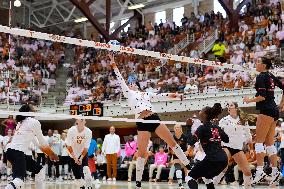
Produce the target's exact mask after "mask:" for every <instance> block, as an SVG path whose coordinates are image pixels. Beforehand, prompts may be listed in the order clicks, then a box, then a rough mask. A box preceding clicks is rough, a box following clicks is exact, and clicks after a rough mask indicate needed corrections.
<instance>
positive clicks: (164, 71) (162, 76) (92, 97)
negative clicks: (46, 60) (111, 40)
mask: <svg viewBox="0 0 284 189" xmlns="http://www.w3.org/2000/svg"><path fill="white" fill-rule="evenodd" d="M280 10H281V4H280V3H279V2H278V1H275V2H274V1H273V2H271V3H270V4H268V3H267V4H266V3H261V2H258V3H257V4H254V5H253V4H248V5H247V6H246V8H245V9H244V11H243V12H242V14H241V17H240V21H239V31H237V32H233V33H230V32H229V22H228V18H223V16H222V14H221V13H219V12H218V13H214V12H213V11H212V12H210V13H204V14H201V13H199V14H198V15H195V14H194V13H191V16H190V17H189V18H188V17H184V18H183V19H182V20H181V22H182V26H181V27H179V26H177V25H176V24H175V23H174V22H173V23H172V22H169V21H166V22H164V23H163V22H162V20H161V23H155V24H154V25H152V23H151V22H149V23H147V24H146V25H145V26H142V27H140V28H136V29H135V30H133V29H131V28H129V30H128V31H127V32H122V34H121V40H120V42H121V45H124V46H130V47H133V48H140V49H146V50H154V51H159V52H167V50H168V49H169V48H171V47H173V46H174V44H176V43H178V42H179V41H180V40H182V39H183V38H184V37H186V35H187V34H189V35H191V34H194V36H195V39H196V41H195V43H194V44H195V45H194V47H193V48H190V50H188V49H186V50H185V51H184V52H182V55H185V56H190V57H192V58H209V56H208V54H207V55H205V54H204V53H201V52H200V51H199V50H198V49H196V48H195V47H196V46H197V45H196V44H198V43H199V42H200V41H203V40H204V39H206V38H207V37H208V36H209V34H210V33H211V32H214V31H215V30H216V29H217V30H218V33H219V40H217V41H216V44H215V45H214V46H213V48H212V51H211V52H212V55H213V56H214V57H215V58H212V57H211V59H213V60H219V61H221V62H226V63H229V64H236V65H242V66H244V67H245V68H249V69H250V68H255V63H256V61H257V59H258V58H259V57H262V56H264V55H267V56H271V57H279V52H278V51H277V49H278V48H279V47H280V45H281V42H282V40H283V39H284V30H283V29H282V28H283V24H282V23H283V19H284V14H282V11H280ZM75 54H76V57H77V60H76V61H77V62H76V64H74V65H73V66H72V67H70V72H69V75H68V76H69V79H68V83H69V86H70V89H69V91H68V94H67V98H66V102H65V104H66V105H68V104H72V103H74V102H75V103H77V102H85V101H105V100H112V101H116V100H118V99H120V98H121V95H120V87H119V86H118V82H117V80H116V77H115V75H114V74H113V73H112V70H111V68H110V66H109V60H108V56H107V52H106V51H96V50H94V49H87V48H82V47H77V48H76V52H75ZM209 54H210V52H209ZM116 61H117V64H118V67H119V68H120V70H121V72H122V75H123V76H124V78H125V80H126V81H127V80H129V79H131V78H135V79H137V81H139V83H140V85H141V88H142V90H144V91H151V92H180V93H185V94H196V93H217V92H219V91H224V90H238V89H243V88H250V87H252V86H253V85H254V80H255V77H256V74H255V73H254V72H251V71H246V70H244V71H241V72H240V71H233V70H228V69H217V68H213V67H210V66H207V67H205V66H198V65H193V64H187V63H182V62H174V61H171V60H157V59H154V58H149V57H143V56H138V55H131V54H125V53H122V54H117V55H116Z"/></svg>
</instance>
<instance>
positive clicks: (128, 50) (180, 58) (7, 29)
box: [0, 25, 253, 71]
mask: <svg viewBox="0 0 284 189" xmlns="http://www.w3.org/2000/svg"><path fill="white" fill-rule="evenodd" d="M0 32H3V33H8V34H12V35H18V36H23V37H30V38H36V39H41V40H47V41H56V42H61V43H66V44H72V45H78V46H82V47H92V48H95V49H105V50H109V51H116V52H123V53H128V54H135V55H141V56H149V57H153V58H158V59H167V60H174V61H177V62H185V63H190V64H198V65H203V66H213V67H218V68H228V69H232V70H239V71H243V70H244V67H242V66H240V65H233V64H225V63H221V62H216V61H209V60H203V59H199V58H190V57H185V56H178V55H173V54H167V53H160V52H155V51H147V50H142V49H135V48H131V47H123V46H118V45H110V44H106V43H100V42H95V41H88V40H83V39H76V38H71V37H66V36H60V35H55V34H47V33H41V32H36V31H31V30H25V29H19V28H10V27H7V26H2V25H0ZM250 71H253V70H252V69H250Z"/></svg>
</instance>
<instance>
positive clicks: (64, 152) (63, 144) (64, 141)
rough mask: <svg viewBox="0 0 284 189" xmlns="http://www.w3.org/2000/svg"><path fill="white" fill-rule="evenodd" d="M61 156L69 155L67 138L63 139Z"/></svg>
mask: <svg viewBox="0 0 284 189" xmlns="http://www.w3.org/2000/svg"><path fill="white" fill-rule="evenodd" d="M61 156H69V154H68V151H67V146H66V140H62V139H61Z"/></svg>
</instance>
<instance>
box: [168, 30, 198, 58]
mask: <svg viewBox="0 0 284 189" xmlns="http://www.w3.org/2000/svg"><path fill="white" fill-rule="evenodd" d="M194 41H195V37H194V34H192V35H189V34H187V35H186V37H185V38H184V39H183V40H181V41H180V42H179V43H178V44H175V46H174V47H173V48H171V49H169V51H168V53H169V54H179V53H180V52H181V51H182V50H183V49H184V48H186V47H187V46H188V45H189V44H191V43H193V42H194Z"/></svg>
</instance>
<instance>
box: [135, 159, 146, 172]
mask: <svg viewBox="0 0 284 189" xmlns="http://www.w3.org/2000/svg"><path fill="white" fill-rule="evenodd" d="M144 167H145V158H142V157H138V158H137V161H136V169H138V170H144Z"/></svg>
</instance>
